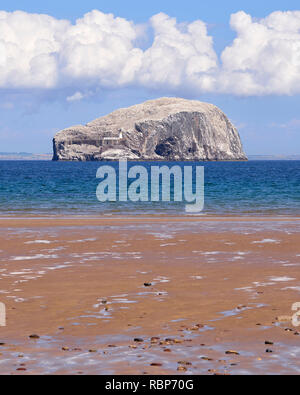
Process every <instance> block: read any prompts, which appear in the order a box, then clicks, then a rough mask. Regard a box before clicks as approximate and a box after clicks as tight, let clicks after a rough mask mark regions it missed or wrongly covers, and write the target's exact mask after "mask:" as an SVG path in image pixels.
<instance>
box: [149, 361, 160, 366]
mask: <svg viewBox="0 0 300 395" xmlns="http://www.w3.org/2000/svg"><path fill="white" fill-rule="evenodd" d="M150 366H162V363H158V362H153V363H151V365H150Z"/></svg>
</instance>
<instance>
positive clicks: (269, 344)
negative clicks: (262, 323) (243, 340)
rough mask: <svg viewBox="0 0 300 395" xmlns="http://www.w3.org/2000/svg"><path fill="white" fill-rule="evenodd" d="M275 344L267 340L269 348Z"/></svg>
mask: <svg viewBox="0 0 300 395" xmlns="http://www.w3.org/2000/svg"><path fill="white" fill-rule="evenodd" d="M273 344H274V343H273V342H270V341H269V340H266V341H265V345H267V346H273Z"/></svg>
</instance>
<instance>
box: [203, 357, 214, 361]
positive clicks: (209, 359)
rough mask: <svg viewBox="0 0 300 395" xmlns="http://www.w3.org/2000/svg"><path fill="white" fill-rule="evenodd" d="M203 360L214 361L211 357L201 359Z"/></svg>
mask: <svg viewBox="0 0 300 395" xmlns="http://www.w3.org/2000/svg"><path fill="white" fill-rule="evenodd" d="M201 359H203V360H204V361H213V359H211V358H209V357H201Z"/></svg>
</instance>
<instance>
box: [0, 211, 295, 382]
mask: <svg viewBox="0 0 300 395" xmlns="http://www.w3.org/2000/svg"><path fill="white" fill-rule="evenodd" d="M299 230H300V218H299V217H296V218H292V217H265V218H263V217H241V218H239V217H232V218H230V217H228V218H226V217H222V218H218V217H204V216H203V217H184V216H182V217H178V218H177V217H168V216H162V217H158V216H157V217H150V216H145V217H143V218H142V217H138V216H137V217H132V218H126V217H114V216H111V217H109V216H107V217H103V218H98V219H97V218H87V217H86V218H72V217H68V218H63V219H59V218H55V217H52V218H33V217H32V218H2V219H0V261H1V269H0V289H1V293H0V302H2V303H5V305H6V310H7V326H6V327H0V343H1V345H0V373H1V374H261V373H262V374H273V373H274V374H276V373H280V374H298V373H299V371H300V362H299V360H300V359H299V356H300V351H299V350H300V348H299V342H300V336H299V334H300V327H299V328H297V327H296V326H294V325H293V324H292V315H293V314H294V313H295V312H292V310H291V307H292V305H293V304H294V303H296V302H300V283H299V280H300V275H299V266H300V249H299V245H300V235H299ZM298 329H299V333H298ZM32 335H35V336H32Z"/></svg>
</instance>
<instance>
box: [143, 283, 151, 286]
mask: <svg viewBox="0 0 300 395" xmlns="http://www.w3.org/2000/svg"><path fill="white" fill-rule="evenodd" d="M151 285H152V284H151V283H144V286H145V287H151Z"/></svg>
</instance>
